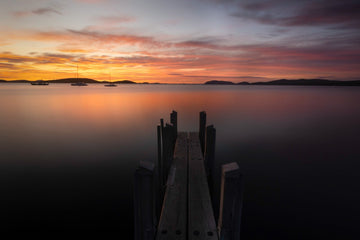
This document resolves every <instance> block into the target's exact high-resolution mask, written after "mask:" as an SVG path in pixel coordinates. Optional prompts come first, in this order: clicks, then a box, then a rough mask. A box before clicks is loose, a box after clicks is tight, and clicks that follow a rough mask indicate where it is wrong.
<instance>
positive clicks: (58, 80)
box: [49, 78, 98, 83]
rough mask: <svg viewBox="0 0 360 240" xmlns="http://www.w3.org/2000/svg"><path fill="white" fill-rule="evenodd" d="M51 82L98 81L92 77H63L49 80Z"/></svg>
mask: <svg viewBox="0 0 360 240" xmlns="http://www.w3.org/2000/svg"><path fill="white" fill-rule="evenodd" d="M49 82H50V83H79V82H84V83H98V81H96V80H94V79H90V78H62V79H56V80H49Z"/></svg>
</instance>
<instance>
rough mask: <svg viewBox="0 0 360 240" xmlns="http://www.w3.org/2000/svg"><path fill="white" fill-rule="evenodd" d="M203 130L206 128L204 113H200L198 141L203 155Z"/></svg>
mask: <svg viewBox="0 0 360 240" xmlns="http://www.w3.org/2000/svg"><path fill="white" fill-rule="evenodd" d="M205 128H206V112H205V111H202V112H200V118H199V139H200V145H201V151H202V153H203V154H204V153H205Z"/></svg>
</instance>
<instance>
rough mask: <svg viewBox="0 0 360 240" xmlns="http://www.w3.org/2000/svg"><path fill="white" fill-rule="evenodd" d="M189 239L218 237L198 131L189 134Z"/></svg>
mask: <svg viewBox="0 0 360 240" xmlns="http://www.w3.org/2000/svg"><path fill="white" fill-rule="evenodd" d="M188 169H189V170H188V171H189V172H188V175H189V177H188V178H189V180H188V188H189V189H188V194H189V196H188V239H190V240H191V239H194V240H195V239H197V240H198V239H202V240H204V239H208V240H213V239H214V240H215V239H218V234H217V231H216V224H215V219H214V214H213V210H212V205H211V200H210V194H209V188H208V183H207V176H206V172H205V167H204V160H203V156H202V152H201V145H200V141H199V134H198V133H190V135H189V168H188Z"/></svg>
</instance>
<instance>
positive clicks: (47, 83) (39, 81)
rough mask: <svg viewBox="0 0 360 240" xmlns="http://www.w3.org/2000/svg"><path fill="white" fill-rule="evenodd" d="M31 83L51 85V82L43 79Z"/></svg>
mask: <svg viewBox="0 0 360 240" xmlns="http://www.w3.org/2000/svg"><path fill="white" fill-rule="evenodd" d="M31 85H49V82H46V81H43V80H37V81H35V82H31Z"/></svg>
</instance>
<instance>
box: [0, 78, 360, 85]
mask: <svg viewBox="0 0 360 240" xmlns="http://www.w3.org/2000/svg"><path fill="white" fill-rule="evenodd" d="M36 81H44V82H49V83H78V82H84V83H93V84H107V83H115V84H151V85H154V84H155V85H159V84H164V85H248V86H250V85H263V86H269V85H270V86H271V85H273V86H360V80H353V81H340V80H327V79H294V80H289V79H279V80H274V81H269V82H253V83H250V82H238V83H234V82H230V81H221V80H211V81H207V82H205V83H149V82H141V83H136V82H133V81H130V80H121V81H113V82H110V81H97V80H94V79H90V78H63V79H56V80H36ZM36 81H30V80H10V81H7V80H1V79H0V83H31V82H36Z"/></svg>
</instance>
